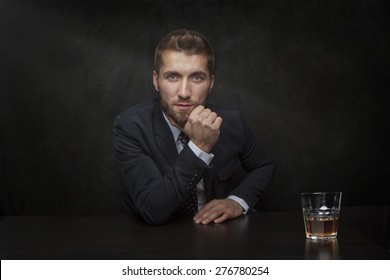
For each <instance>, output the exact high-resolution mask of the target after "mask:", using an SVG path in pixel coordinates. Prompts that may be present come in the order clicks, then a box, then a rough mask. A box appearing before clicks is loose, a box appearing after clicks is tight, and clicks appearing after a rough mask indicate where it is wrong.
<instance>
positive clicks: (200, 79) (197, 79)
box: [192, 75, 204, 82]
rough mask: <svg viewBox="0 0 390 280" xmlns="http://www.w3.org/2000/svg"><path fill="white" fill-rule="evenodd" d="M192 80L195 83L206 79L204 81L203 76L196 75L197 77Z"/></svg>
mask: <svg viewBox="0 0 390 280" xmlns="http://www.w3.org/2000/svg"><path fill="white" fill-rule="evenodd" d="M192 80H193V81H195V82H201V81H203V80H204V79H203V77H202V75H195V76H193V77H192Z"/></svg>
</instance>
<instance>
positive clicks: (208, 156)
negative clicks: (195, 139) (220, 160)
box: [188, 141, 214, 165]
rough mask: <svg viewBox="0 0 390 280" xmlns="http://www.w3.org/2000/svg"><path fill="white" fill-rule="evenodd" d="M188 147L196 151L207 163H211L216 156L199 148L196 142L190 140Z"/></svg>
mask: <svg viewBox="0 0 390 280" xmlns="http://www.w3.org/2000/svg"><path fill="white" fill-rule="evenodd" d="M188 147H189V148H190V149H191V150H192V151H193V152H194V154H195V155H196V156H197V157H198V158H200V159H201V160H203V161H204V163H206V164H207V165H210V163H211V161H212V160H213V158H214V155H213V154H211V153H210V154H208V153H205V152H203V151H202V150H201V149H199V148H198V147H197V146H196V145H195V144H194V143H192V141H190V142H189V143H188Z"/></svg>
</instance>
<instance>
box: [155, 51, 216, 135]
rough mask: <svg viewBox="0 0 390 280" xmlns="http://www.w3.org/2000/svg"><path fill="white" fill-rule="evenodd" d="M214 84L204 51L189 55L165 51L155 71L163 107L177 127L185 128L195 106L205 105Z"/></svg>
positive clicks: (156, 87)
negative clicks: (159, 65)
mask: <svg viewBox="0 0 390 280" xmlns="http://www.w3.org/2000/svg"><path fill="white" fill-rule="evenodd" d="M156 71H158V73H157V72H156ZM213 83H214V76H210V73H209V70H208V67H207V56H206V55H204V54H199V55H197V54H195V55H186V54H184V53H183V52H177V51H171V50H165V51H163V53H162V64H161V67H160V69H156V70H155V71H153V84H154V87H155V89H156V90H157V91H158V92H159V94H160V101H161V107H162V108H163V110H164V113H165V115H166V116H167V118H168V119H169V121H170V122H171V123H172V124H173V125H175V126H177V127H184V125H185V124H186V122H187V119H188V116H189V115H190V113H191V112H192V110H193V109H194V108H195V107H196V106H198V105H205V103H206V99H207V95H208V93H209V91H210V90H211V88H212V87H213Z"/></svg>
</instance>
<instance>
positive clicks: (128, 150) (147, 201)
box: [113, 116, 209, 224]
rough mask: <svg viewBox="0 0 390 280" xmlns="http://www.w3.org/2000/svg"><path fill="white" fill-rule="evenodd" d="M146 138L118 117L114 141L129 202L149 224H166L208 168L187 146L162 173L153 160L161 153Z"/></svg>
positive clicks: (115, 123)
mask: <svg viewBox="0 0 390 280" xmlns="http://www.w3.org/2000/svg"><path fill="white" fill-rule="evenodd" d="M129 130H131V131H129ZM143 137H144V136H143V135H142V132H141V131H137V129H136V126H134V127H131V128H129V127H128V126H127V125H125V124H124V122H123V120H122V118H121V117H120V116H118V117H117V118H116V120H115V122H114V126H113V142H114V148H115V152H116V161H117V165H118V169H119V171H120V173H121V175H122V178H123V181H124V183H125V185H126V191H127V196H128V198H127V199H129V200H130V201H131V204H132V205H133V207H134V208H135V210H136V211H137V212H138V213H139V214H141V216H142V217H143V218H144V219H145V220H146V221H147V222H148V223H149V224H163V223H165V222H167V221H168V219H169V218H170V217H171V216H172V215H173V214H174V213H175V212H177V211H178V209H179V208H180V207H181V205H182V204H183V202H184V201H185V199H186V198H187V197H188V195H189V193H190V192H191V190H192V188H193V187H194V186H196V184H197V183H198V182H199V180H200V179H201V178H202V176H203V173H204V171H205V169H207V168H209V167H208V166H207V165H206V164H205V163H204V162H203V161H202V160H201V159H199V158H198V157H197V156H196V155H195V154H194V153H193V152H192V151H191V149H190V148H189V147H185V148H184V149H183V151H182V152H181V153H180V154H179V155H178V156H177V159H176V161H175V163H174V165H173V166H172V168H170V169H169V170H168V172H166V174H162V171H161V170H160V169H159V166H158V165H157V164H156V162H155V159H153V158H152V155H153V154H155V153H157V152H159V151H155V150H153V149H155V148H153V147H152V145H151V144H149V143H148V141H151V140H150V139H146V138H143Z"/></svg>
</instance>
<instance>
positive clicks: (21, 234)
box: [0, 212, 390, 260]
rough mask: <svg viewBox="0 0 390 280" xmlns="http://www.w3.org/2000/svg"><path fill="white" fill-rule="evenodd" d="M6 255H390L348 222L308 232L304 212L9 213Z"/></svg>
mask: <svg viewBox="0 0 390 280" xmlns="http://www.w3.org/2000/svg"><path fill="white" fill-rule="evenodd" d="M0 258H1V259H3V260H7V259H75V260H79V259H92V260H98V259H116V260H122V259H253V260H256V259H267V260H279V259H284V260H291V259H298V260H299V259H390V253H389V252H388V251H387V250H386V249H385V248H384V247H381V246H379V245H377V244H376V243H375V242H374V241H372V240H371V239H369V238H368V237H366V236H365V235H364V234H362V233H361V232H359V231H358V230H356V229H355V228H354V227H353V226H350V225H348V223H347V222H344V221H341V222H340V226H339V237H338V238H337V240H336V241H333V242H312V241H308V240H306V238H305V234H304V226H303V221H302V215H301V213H299V212H263V213H257V214H250V215H247V216H242V217H239V218H237V219H234V220H230V221H228V222H225V223H223V224H211V225H196V224H194V223H193V222H192V220H191V218H190V217H177V218H175V219H173V220H172V221H171V222H170V223H168V224H166V225H163V226H149V225H147V224H145V223H144V222H143V221H141V220H140V219H138V218H136V217H135V216H114V217H30V216H24V217H2V218H1V219H0Z"/></svg>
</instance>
